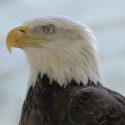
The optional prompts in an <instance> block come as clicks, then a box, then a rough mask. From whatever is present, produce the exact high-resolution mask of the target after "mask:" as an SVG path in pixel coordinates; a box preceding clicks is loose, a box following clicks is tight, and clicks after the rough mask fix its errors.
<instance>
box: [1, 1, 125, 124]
mask: <svg viewBox="0 0 125 125" xmlns="http://www.w3.org/2000/svg"><path fill="white" fill-rule="evenodd" d="M41 15H42V16H43V15H65V16H69V17H71V18H73V19H75V20H78V21H80V22H82V23H85V24H87V25H88V26H89V27H90V28H91V29H92V30H93V31H94V34H95V36H96V37H97V40H98V41H99V44H98V48H99V55H100V63H101V74H102V81H103V84H104V85H105V86H107V87H109V88H111V89H113V90H117V91H118V92H120V93H121V94H123V95H125V0H0V125H17V124H18V121H19V118H20V112H21V107H22V103H23V100H24V98H25V95H26V91H27V81H28V74H29V68H28V65H27V61H26V57H25V54H24V53H23V51H22V50H20V49H14V50H13V53H12V54H11V55H10V54H9V53H8V52H7V49H6V44H5V39H6V34H7V32H8V31H9V30H10V29H12V28H13V27H15V26H18V25H21V24H22V22H24V21H25V20H27V19H30V18H34V17H37V16H41Z"/></svg>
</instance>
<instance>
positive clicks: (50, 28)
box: [43, 25, 54, 34]
mask: <svg viewBox="0 0 125 125" xmlns="http://www.w3.org/2000/svg"><path fill="white" fill-rule="evenodd" d="M43 32H44V33H46V34H51V33H53V32H54V26H53V25H47V26H44V27H43Z"/></svg>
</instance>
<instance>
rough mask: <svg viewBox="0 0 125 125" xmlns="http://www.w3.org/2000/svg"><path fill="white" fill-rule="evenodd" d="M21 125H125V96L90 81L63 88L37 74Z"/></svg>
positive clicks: (24, 107) (72, 83)
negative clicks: (86, 83)
mask: <svg viewBox="0 0 125 125" xmlns="http://www.w3.org/2000/svg"><path fill="white" fill-rule="evenodd" d="M19 125H125V98H124V97H123V96H121V95H120V94H118V93H116V92H114V91H112V90H109V89H107V88H105V87H103V86H102V85H101V84H98V85H95V84H94V83H93V82H91V81H89V82H88V85H86V86H84V85H83V84H81V85H79V86H78V84H77V83H76V82H75V81H72V82H71V83H70V84H69V85H68V86H66V87H60V86H59V85H58V84H57V83H56V82H55V81H53V82H52V84H50V80H49V79H48V77H47V76H46V75H44V76H43V78H41V77H40V75H38V78H37V82H36V84H35V86H34V87H32V86H31V87H30V88H29V91H28V93H27V97H26V99H25V102H24V105H23V108H22V115H21V119H20V123H19Z"/></svg>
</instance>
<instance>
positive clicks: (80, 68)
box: [25, 41, 101, 86]
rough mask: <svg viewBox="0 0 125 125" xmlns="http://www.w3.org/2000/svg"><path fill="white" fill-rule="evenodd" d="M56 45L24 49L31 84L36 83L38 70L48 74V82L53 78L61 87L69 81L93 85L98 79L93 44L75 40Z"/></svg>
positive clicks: (95, 53) (96, 59)
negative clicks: (91, 83) (29, 69)
mask: <svg viewBox="0 0 125 125" xmlns="http://www.w3.org/2000/svg"><path fill="white" fill-rule="evenodd" d="M67 43H68V42H67ZM87 43H90V42H87ZM59 47H60V45H54V47H52V46H51V48H49V47H43V48H35V47H32V48H31V47H30V48H25V51H26V54H27V57H28V60H29V64H30V67H31V78H30V81H29V82H30V84H33V85H35V83H36V80H37V76H38V74H39V73H41V78H42V77H43V75H44V74H47V76H48V77H49V79H50V84H51V82H52V81H53V80H54V81H56V82H57V83H58V84H59V85H60V86H66V85H68V84H69V83H71V80H74V81H77V84H80V83H83V84H84V85H86V84H87V83H88V81H89V80H90V81H92V82H94V83H95V84H96V83H98V82H99V83H100V82H101V80H100V72H99V67H98V66H99V64H98V58H97V52H96V48H95V45H94V44H92V43H90V44H86V43H85V42H83V41H77V42H74V43H71V44H62V46H61V47H60V48H59Z"/></svg>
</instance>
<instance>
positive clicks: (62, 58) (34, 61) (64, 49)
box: [6, 16, 125, 125]
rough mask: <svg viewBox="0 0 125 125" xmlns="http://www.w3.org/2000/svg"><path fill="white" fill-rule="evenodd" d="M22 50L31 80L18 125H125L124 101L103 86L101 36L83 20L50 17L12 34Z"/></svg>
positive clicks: (9, 39) (9, 44) (9, 45)
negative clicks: (98, 48) (97, 38)
mask: <svg viewBox="0 0 125 125" xmlns="http://www.w3.org/2000/svg"><path fill="white" fill-rule="evenodd" d="M6 41H7V48H8V50H9V51H11V48H12V47H16V48H21V49H23V50H24V52H25V53H26V55H27V59H28V62H29V65H30V71H31V74H30V80H29V88H28V92H27V96H26V99H25V101H24V104H23V107H22V114H21V118H20V122H19V125H125V98H124V97H123V96H122V95H120V94H119V93H117V92H115V91H112V90H110V89H108V88H106V87H104V86H103V85H102V82H101V78H100V71H99V61H98V54H97V48H96V38H95V37H94V36H93V34H92V32H91V30H90V29H89V28H88V27H87V26H86V25H82V24H80V23H79V22H76V21H73V20H72V19H69V18H67V17H63V16H46V17H39V18H36V19H32V20H29V21H27V22H25V23H24V24H23V25H22V26H19V27H17V28H14V29H12V30H11V31H10V32H9V33H8V35H7V40H6Z"/></svg>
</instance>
